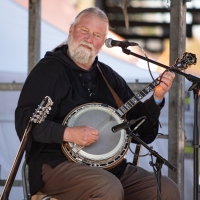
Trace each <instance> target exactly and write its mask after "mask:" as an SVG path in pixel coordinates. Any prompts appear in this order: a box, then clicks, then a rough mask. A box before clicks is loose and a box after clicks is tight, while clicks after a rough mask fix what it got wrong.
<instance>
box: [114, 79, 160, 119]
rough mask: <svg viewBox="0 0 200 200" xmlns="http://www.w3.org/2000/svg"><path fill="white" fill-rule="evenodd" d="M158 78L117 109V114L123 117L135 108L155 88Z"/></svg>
mask: <svg viewBox="0 0 200 200" xmlns="http://www.w3.org/2000/svg"><path fill="white" fill-rule="evenodd" d="M157 81H158V79H155V80H154V81H153V82H152V83H150V84H149V85H148V86H146V87H145V88H144V89H143V90H141V91H140V92H138V93H137V94H136V95H134V96H133V97H132V98H131V99H130V100H128V101H127V102H126V103H125V104H123V105H122V106H121V107H120V108H118V110H116V114H117V115H118V116H119V117H122V116H123V115H124V114H126V113H127V112H128V111H129V110H130V109H131V108H133V107H134V106H135V105H136V104H137V103H138V102H139V101H140V100H141V99H142V98H144V97H145V96H146V95H147V94H149V93H150V92H151V91H153V90H154V89H155V87H156V86H157Z"/></svg>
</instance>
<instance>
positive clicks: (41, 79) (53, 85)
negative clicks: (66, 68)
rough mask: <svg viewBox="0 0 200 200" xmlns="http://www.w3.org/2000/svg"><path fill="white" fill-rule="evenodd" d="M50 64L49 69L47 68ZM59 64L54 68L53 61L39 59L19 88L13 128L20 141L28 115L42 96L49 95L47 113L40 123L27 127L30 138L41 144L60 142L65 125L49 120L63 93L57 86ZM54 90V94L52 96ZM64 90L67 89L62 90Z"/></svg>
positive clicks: (59, 73) (60, 69)
mask: <svg viewBox="0 0 200 200" xmlns="http://www.w3.org/2000/svg"><path fill="white" fill-rule="evenodd" d="M50 67H51V70H49V68H50ZM62 70H63V68H62V67H60V68H59V67H58V66H57V64H56V63H55V62H54V61H51V62H42V61H41V62H40V63H39V64H38V65H37V66H36V67H35V68H34V69H33V70H32V71H31V73H30V75H29V76H28V78H27V79H26V81H25V84H24V86H23V89H22V91H21V94H20V97H19V101H18V105H17V108H16V110H15V128H16V131H17V134H18V137H19V139H20V140H21V139H22V137H23V134H24V131H25V129H26V127H27V124H28V122H29V119H30V117H31V116H32V114H33V113H34V112H35V109H36V108H37V107H38V105H39V104H40V103H41V101H42V100H43V99H44V97H45V96H49V97H50V98H51V99H52V101H53V102H54V104H53V106H52V109H51V111H50V113H49V114H48V115H47V118H46V119H45V121H44V122H42V123H41V124H37V125H35V126H34V128H33V129H32V130H31V138H30V141H29V147H27V149H29V148H30V145H31V143H32V141H33V140H34V141H36V142H41V143H53V142H54V143H60V144H61V143H62V141H63V140H62V139H63V133H64V129H65V126H63V125H61V124H59V123H56V122H53V121H52V119H53V118H54V116H55V115H56V114H57V112H58V110H57V109H58V104H59V99H60V98H62V96H63V95H65V94H63V93H62V92H61V91H60V89H59V88H60V86H61V85H62V84H64V83H62V82H63V79H62V77H61V76H62ZM55 92H56V95H55ZM66 92H67V89H66Z"/></svg>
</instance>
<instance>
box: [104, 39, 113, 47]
mask: <svg viewBox="0 0 200 200" xmlns="http://www.w3.org/2000/svg"><path fill="white" fill-rule="evenodd" d="M111 42H112V38H108V39H106V40H105V45H106V46H107V47H108V48H112V44H111Z"/></svg>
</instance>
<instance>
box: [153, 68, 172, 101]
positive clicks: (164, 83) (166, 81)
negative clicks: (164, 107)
mask: <svg viewBox="0 0 200 200" xmlns="http://www.w3.org/2000/svg"><path fill="white" fill-rule="evenodd" d="M160 77H161V74H160V76H159V78H158V79H159V81H160ZM174 78H175V74H174V73H173V72H169V71H167V72H165V73H164V74H163V76H162V79H161V82H160V84H159V85H158V86H156V89H155V92H154V97H155V98H156V99H157V100H162V99H163V98H164V96H165V94H166V93H167V92H168V91H169V89H170V88H171V86H172V82H173V80H174Z"/></svg>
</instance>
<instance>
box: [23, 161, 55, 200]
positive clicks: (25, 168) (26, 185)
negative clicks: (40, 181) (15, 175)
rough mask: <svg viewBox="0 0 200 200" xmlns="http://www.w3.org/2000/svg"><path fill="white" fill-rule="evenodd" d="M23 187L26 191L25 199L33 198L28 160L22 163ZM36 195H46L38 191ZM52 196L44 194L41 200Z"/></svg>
mask: <svg viewBox="0 0 200 200" xmlns="http://www.w3.org/2000/svg"><path fill="white" fill-rule="evenodd" d="M22 187H23V192H24V200H31V194H30V188H29V180H28V165H27V164H26V160H25V161H24V163H23V165H22ZM36 195H45V194H42V193H41V192H38V193H37V194H36ZM50 199H51V197H50V196H47V195H45V196H43V197H42V199H41V200H50Z"/></svg>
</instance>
